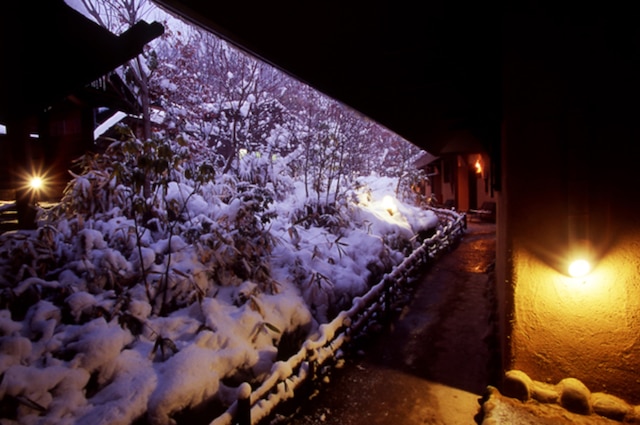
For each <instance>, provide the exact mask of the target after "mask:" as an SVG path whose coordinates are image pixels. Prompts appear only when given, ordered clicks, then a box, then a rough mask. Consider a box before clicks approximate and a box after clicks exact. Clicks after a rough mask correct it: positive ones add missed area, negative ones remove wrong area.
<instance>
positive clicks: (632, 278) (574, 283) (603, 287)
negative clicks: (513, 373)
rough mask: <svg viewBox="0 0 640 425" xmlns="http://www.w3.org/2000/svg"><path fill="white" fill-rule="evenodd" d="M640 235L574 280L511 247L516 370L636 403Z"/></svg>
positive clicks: (624, 241) (625, 241) (639, 366)
mask: <svg viewBox="0 0 640 425" xmlns="http://www.w3.org/2000/svg"><path fill="white" fill-rule="evenodd" d="M639 241H640V233H635V234H629V235H627V236H626V237H624V238H623V239H621V240H619V241H618V243H617V244H616V245H615V246H614V247H613V248H612V249H610V250H609V252H608V253H607V254H606V255H605V256H604V257H603V258H602V259H601V260H600V261H599V262H598V263H597V264H595V267H594V269H593V271H592V272H591V273H590V274H589V275H588V276H587V277H586V278H571V277H568V276H566V275H564V274H561V273H559V272H558V271H557V270H555V269H554V268H552V267H549V266H548V265H546V264H545V263H544V262H542V261H540V260H539V259H538V258H537V257H536V256H535V255H533V254H532V253H531V252H528V250H527V249H526V248H524V247H523V246H520V245H519V244H516V245H515V249H514V252H515V258H514V260H515V261H514V264H515V269H514V280H515V293H514V300H515V304H514V305H515V311H514V319H515V320H514V327H513V332H512V344H513V356H514V368H515V369H519V370H523V371H525V372H526V373H528V374H530V375H531V376H535V377H536V379H538V380H541V381H544V382H549V383H557V382H559V381H560V380H562V379H564V378H566V377H575V378H577V379H580V380H582V381H583V382H584V383H585V384H586V385H587V386H588V387H589V388H590V389H592V390H593V391H606V392H611V393H612V394H616V395H621V396H624V398H625V399H627V400H628V401H630V402H633V403H638V402H640V393H638V389H639V388H640V383H639V380H640V341H639V338H640V280H639V279H638V271H639V270H640V256H639V255H638V253H639V252H640V246H639Z"/></svg>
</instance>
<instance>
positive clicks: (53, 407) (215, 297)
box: [0, 175, 437, 425]
mask: <svg viewBox="0 0 640 425" xmlns="http://www.w3.org/2000/svg"><path fill="white" fill-rule="evenodd" d="M362 182H363V183H364V184H363V185H362V191H361V192H360V193H358V194H354V195H356V196H355V197H354V199H353V201H352V202H351V203H350V204H349V205H348V206H347V207H345V208H344V209H343V210H342V211H348V214H349V216H348V217H344V218H345V219H346V222H347V223H348V224H347V225H344V223H343V224H342V225H341V227H340V232H339V235H338V234H337V233H335V232H334V233H332V232H329V231H328V230H327V227H318V226H314V225H307V226H305V225H302V224H296V222H295V217H292V216H291V214H292V212H293V211H299V210H300V208H301V205H300V203H301V202H302V200H303V199H305V197H304V196H303V193H302V187H300V186H296V185H294V186H293V187H294V189H293V190H294V192H293V193H292V194H291V196H287V197H286V198H284V200H282V201H276V202H274V203H273V204H272V205H271V206H270V207H269V212H270V213H272V214H271V217H273V218H272V220H271V221H270V223H269V225H268V226H269V231H268V234H269V235H270V237H271V238H273V241H275V243H274V244H273V245H274V247H275V248H274V249H273V251H272V253H271V255H270V257H269V260H268V266H269V275H270V279H268V280H266V281H256V280H255V279H239V278H238V275H235V276H228V277H229V280H228V281H223V280H224V276H223V275H221V273H223V272H224V270H222V271H221V270H220V269H219V268H216V267H218V266H216V265H219V264H220V262H219V260H220V259H216V258H214V257H215V256H216V255H218V254H217V253H218V251H215V250H213V249H208V250H207V249H204V247H203V244H204V243H205V242H206V240H207V239H206V238H203V237H200V238H199V239H190V238H189V237H188V236H187V235H185V234H174V235H172V236H171V237H169V238H160V239H158V238H156V237H155V236H154V234H153V232H150V231H145V232H144V233H142V234H139V233H136V232H137V230H136V229H137V228H136V223H134V222H133V220H131V219H127V218H125V217H123V216H119V215H118V214H116V213H111V214H106V215H103V216H102V218H99V219H98V218H94V219H91V220H81V219H79V218H78V217H76V218H74V217H70V216H64V217H65V218H63V219H58V220H56V221H53V222H48V223H46V224H41V225H40V227H39V229H38V230H35V231H20V232H10V233H6V234H3V235H0V267H1V270H2V278H1V280H0V290H1V291H2V292H1V298H0V301H1V302H2V305H0V376H1V378H0V399H1V400H2V408H0V423H2V425H9V424H18V423H19V424H53V423H55V424H92V425H98V424H109V425H115V424H130V423H132V422H134V421H135V420H136V419H138V418H140V417H143V416H144V415H146V418H147V420H148V421H149V422H150V423H154V424H170V423H172V421H173V419H172V416H173V415H175V414H176V413H177V412H179V411H181V410H183V409H187V408H189V407H193V406H196V405H198V404H200V403H203V402H205V401H210V400H211V399H219V400H220V401H221V402H229V401H230V400H228V399H227V398H228V394H229V393H233V394H235V392H234V391H235V386H237V385H239V384H241V383H242V382H254V383H255V382H259V381H260V379H261V378H263V377H264V376H265V375H266V374H267V373H268V372H269V371H270V369H271V367H272V365H273V364H274V362H275V361H276V360H277V359H278V357H279V356H282V355H284V354H283V352H284V351H285V345H291V344H292V343H295V344H299V343H300V342H302V340H303V339H304V338H307V337H311V336H312V335H313V333H314V332H316V331H317V329H318V327H319V325H320V324H322V323H323V322H325V321H327V320H329V319H330V318H331V316H332V315H334V314H335V313H336V311H335V310H337V309H338V308H341V307H342V306H348V305H349V300H350V299H352V298H353V297H354V296H357V295H359V294H362V293H363V292H364V291H366V290H367V288H368V287H369V286H370V285H371V282H370V280H371V279H373V278H375V276H374V275H373V273H374V272H375V271H377V272H380V271H382V270H385V269H386V268H388V267H389V265H392V264H398V263H399V262H400V261H402V259H403V258H404V255H405V254H406V252H404V251H405V250H406V248H407V245H411V244H412V243H413V244H414V246H415V243H416V241H415V236H416V234H417V233H418V232H419V231H422V230H425V229H430V228H433V227H435V226H436V225H437V218H436V216H435V215H434V214H433V212H431V211H429V210H424V209H421V208H418V207H415V206H411V205H409V204H406V203H402V202H400V201H398V200H397V199H394V198H393V194H394V188H395V187H396V183H397V182H396V181H395V180H394V179H390V178H384V177H380V176H377V175H373V176H370V177H368V178H366V179H363V181H362ZM80 186H82V185H80ZM85 188H86V187H85ZM189 190H190V188H188V187H185V186H181V185H178V184H170V185H168V192H167V194H166V199H167V200H169V201H170V200H171V199H175V200H176V202H177V201H178V200H182V201H184V203H185V206H186V210H185V212H186V214H185V215H186V216H188V217H189V222H190V223H191V224H192V225H194V226H195V224H197V223H200V225H201V227H202V226H205V224H206V226H205V227H206V228H207V229H209V231H210V232H213V228H214V227H215V226H218V229H219V230H220V229H222V226H221V223H227V222H234V223H237V221H236V219H237V218H238V217H237V215H238V214H241V213H242V211H243V210H242V209H241V208H240V204H239V203H238V202H237V198H234V199H233V200H231V201H229V202H228V203H225V202H223V201H221V200H220V196H217V194H215V193H214V191H211V192H207V188H206V187H203V188H202V190H201V191H199V192H198V194H193V195H191V196H188V197H185V193H186V192H185V191H187V192H188V191H189ZM188 193H191V192H188ZM388 196H390V197H392V198H391V200H390V198H388ZM389 202H391V203H389ZM292 221H294V223H293V224H292ZM239 230H241V229H237V228H233V227H229V228H228V231H229V232H230V233H233V232H236V231H239ZM210 234H211V233H210ZM205 236H206V235H205ZM228 236H229V237H231V235H228ZM136 237H138V239H136ZM218 240H221V239H218ZM136 247H139V249H136ZM236 249H237V247H236ZM247 249H250V247H248V248H247ZM252 249H257V248H255V247H254V248H252ZM51 258H58V259H59V258H64V259H65V260H64V264H56V266H55V268H53V267H52V266H51V264H45V262H46V261H52V260H51ZM39 259H41V260H39ZM141 266H142V267H144V270H145V271H146V274H145V275H146V278H145V279H148V281H146V282H145V281H141V279H140V275H141V274H140V267H141ZM45 269H46V270H47V272H46V273H42V270H45ZM265 273H266V272H265ZM169 275H170V276H169ZM162 276H166V277H167V278H168V279H169V282H171V284H172V285H173V286H172V287H171V288H170V289H171V291H167V290H165V293H164V295H163V294H162V291H161V289H158V288H157V286H158V282H162V279H161V277H162ZM253 276H255V273H254V275H253ZM133 277H137V279H138V280H137V281H132V279H133ZM153 282H155V285H154V284H153ZM265 282H268V284H265ZM376 283H377V282H376ZM265 285H266V286H265ZM167 286H169V285H167ZM267 286H268V287H267ZM180 289H182V290H180ZM167 294H168V295H167ZM167 297H168V299H167ZM180 297H182V298H180ZM158 300H161V301H162V306H166V305H175V306H179V307H177V308H175V309H174V310H169V311H170V312H169V313H168V314H164V313H163V312H162V311H160V310H158V303H159V302H160V301H158ZM289 351H290V347H289Z"/></svg>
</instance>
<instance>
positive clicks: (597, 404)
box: [591, 392, 631, 421]
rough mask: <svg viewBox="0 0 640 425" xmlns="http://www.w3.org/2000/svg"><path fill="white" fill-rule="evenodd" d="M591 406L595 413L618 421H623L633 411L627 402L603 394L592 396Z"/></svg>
mask: <svg viewBox="0 0 640 425" xmlns="http://www.w3.org/2000/svg"><path fill="white" fill-rule="evenodd" d="M591 405H592V407H593V411H594V413H596V414H598V415H600V416H604V417H606V418H609V419H614V420H616V421H622V420H623V419H624V418H625V416H627V413H629V411H630V410H631V406H630V405H629V404H628V403H627V402H626V401H624V400H622V399H621V398H619V397H616V396H614V395H611V394H606V393H601V392H598V393H593V394H591Z"/></svg>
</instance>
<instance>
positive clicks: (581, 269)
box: [568, 258, 591, 277]
mask: <svg viewBox="0 0 640 425" xmlns="http://www.w3.org/2000/svg"><path fill="white" fill-rule="evenodd" d="M568 271H569V276H571V277H584V276H586V275H588V274H589V272H590V271H591V264H590V263H589V261H587V260H585V259H582V258H581V259H577V260H574V261H572V262H571V263H569V270H568Z"/></svg>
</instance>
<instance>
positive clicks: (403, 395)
mask: <svg viewBox="0 0 640 425" xmlns="http://www.w3.org/2000/svg"><path fill="white" fill-rule="evenodd" d="M494 260H495V225H493V224H490V223H469V228H468V231H467V234H465V236H464V237H463V240H462V241H461V243H460V245H459V246H458V247H457V248H456V249H455V250H453V251H451V252H449V253H446V254H443V256H442V257H441V258H439V259H438V261H437V262H436V263H435V264H434V265H432V266H431V267H430V268H429V269H428V270H426V271H425V274H424V276H423V277H422V279H420V281H419V282H417V286H416V290H415V293H414V295H413V297H412V300H411V301H410V303H409V304H408V305H407V306H406V307H405V308H404V309H403V311H402V312H401V314H400V316H399V317H398V318H397V319H396V320H395V321H394V322H393V324H392V325H391V326H389V327H388V328H386V329H383V330H381V332H380V333H379V334H377V335H375V336H374V337H373V338H371V341H369V343H368V344H367V345H366V346H364V347H363V351H362V354H361V355H360V356H357V357H355V358H348V359H347V361H346V364H345V366H344V367H342V368H340V369H336V370H335V371H334V372H332V374H331V375H330V382H329V383H327V384H326V385H324V386H323V388H322V389H321V391H320V392H319V393H318V394H317V395H315V397H312V398H311V399H309V400H308V401H305V402H303V403H301V405H300V406H299V409H298V412H297V414H296V415H293V416H292V417H291V416H290V417H287V418H284V417H281V418H279V420H277V421H274V422H277V423H286V424H290V425H315V424H322V425H387V424H388V425H414V424H416V425H417V424H444V425H473V424H476V423H477V419H476V418H475V417H476V415H477V414H478V413H479V411H480V405H479V403H478V400H479V398H480V397H481V395H482V394H483V392H484V391H485V389H486V388H487V385H490V384H491V385H495V382H494V379H495V374H496V373H497V368H496V366H497V365H498V361H497V358H496V357H495V356H496V353H498V351H497V349H496V347H495V343H494V342H495V335H494V333H493V324H492V320H491V318H492V315H491V312H492V308H493V285H494V279H493V264H494Z"/></svg>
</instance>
